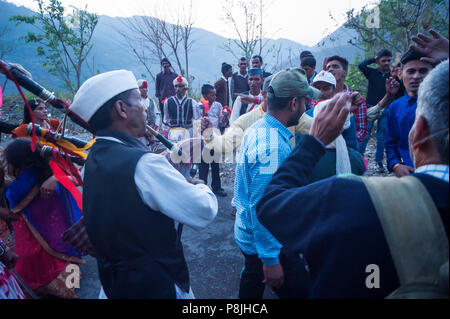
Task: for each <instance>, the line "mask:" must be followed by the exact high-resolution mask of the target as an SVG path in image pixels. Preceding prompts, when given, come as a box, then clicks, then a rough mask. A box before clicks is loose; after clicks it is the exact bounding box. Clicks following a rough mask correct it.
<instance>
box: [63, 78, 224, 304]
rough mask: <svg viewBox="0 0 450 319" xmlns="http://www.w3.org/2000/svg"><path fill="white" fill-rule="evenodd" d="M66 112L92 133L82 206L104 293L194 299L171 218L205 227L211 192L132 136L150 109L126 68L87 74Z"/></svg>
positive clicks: (213, 206) (211, 212) (213, 207)
mask: <svg viewBox="0 0 450 319" xmlns="http://www.w3.org/2000/svg"><path fill="white" fill-rule="evenodd" d="M70 111H71V113H72V114H74V115H75V117H76V118H77V122H78V123H80V124H83V125H84V127H85V128H87V129H89V130H90V131H91V132H92V133H94V134H95V135H96V136H97V140H96V142H95V144H94V145H93V147H92V149H91V151H90V153H89V156H88V159H87V161H86V164H85V172H84V189H83V206H84V207H83V211H84V218H85V223H86V230H87V233H88V236H89V239H90V240H91V242H92V245H93V247H94V249H95V253H96V255H97V261H98V270H99V276H100V280H101V283H102V286H103V288H104V290H105V292H106V295H107V296H108V298H134V299H138V298H139V299H142V298H193V297H194V296H193V293H192V290H191V289H190V283H189V273H188V268H187V265H186V261H185V259H184V255H183V246H182V244H181V241H180V238H181V231H180V227H178V231H177V227H176V224H186V225H189V226H191V227H193V228H194V229H196V230H200V229H202V228H204V227H206V226H207V225H208V224H209V223H210V222H211V221H212V220H213V219H214V218H215V216H216V214H217V199H216V197H215V196H214V194H213V193H212V192H211V191H210V189H209V188H208V187H207V186H205V185H192V184H189V183H188V182H186V179H185V178H184V177H183V176H182V175H181V174H180V173H179V172H178V171H176V170H175V169H174V168H173V167H172V166H171V165H170V164H169V163H168V161H167V160H166V159H165V157H163V156H161V155H158V154H152V153H150V152H149V151H148V149H147V148H145V146H144V145H143V144H142V143H141V142H140V141H139V140H138V139H137V138H138V137H141V136H143V135H144V134H145V121H146V117H147V113H146V109H145V108H144V105H143V104H142V103H141V100H140V94H139V90H138V85H137V81H136V78H135V77H134V76H133V74H132V73H131V72H129V71H126V70H118V71H112V72H106V73H102V74H99V75H96V76H94V77H92V78H90V79H88V80H87V81H86V82H85V83H83V85H82V86H81V87H80V89H79V90H78V92H77V94H76V95H75V97H74V102H73V104H72V106H71V107H70ZM161 185H164V187H161Z"/></svg>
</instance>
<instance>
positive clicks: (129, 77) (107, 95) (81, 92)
mask: <svg viewBox="0 0 450 319" xmlns="http://www.w3.org/2000/svg"><path fill="white" fill-rule="evenodd" d="M131 89H138V85H137V81H136V78H135V77H134V75H133V73H132V72H130V71H127V70H116V71H110V72H105V73H101V74H98V75H96V76H93V77H91V78H89V79H87V80H86V81H85V82H84V83H83V84H82V85H81V87H80V88H79V89H78V91H77V93H76V94H75V97H74V98H73V103H72V105H71V106H70V111H71V112H72V113H74V114H76V115H77V116H78V117H79V118H81V119H82V120H83V121H85V122H86V123H87V122H89V120H90V119H91V118H92V116H93V115H94V114H95V112H97V111H98V110H99V109H100V107H102V106H103V104H105V103H106V102H108V101H109V100H110V99H111V98H113V97H115V96H116V95H117V94H120V93H122V92H125V91H128V90H131Z"/></svg>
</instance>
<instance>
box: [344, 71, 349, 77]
mask: <svg viewBox="0 0 450 319" xmlns="http://www.w3.org/2000/svg"><path fill="white" fill-rule="evenodd" d="M343 74H344V78H346V77H347V74H348V71H346V70H344V73H343Z"/></svg>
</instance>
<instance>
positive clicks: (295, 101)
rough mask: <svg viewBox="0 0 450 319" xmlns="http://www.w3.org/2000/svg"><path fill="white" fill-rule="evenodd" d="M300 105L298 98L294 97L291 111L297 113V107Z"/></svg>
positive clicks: (290, 105)
mask: <svg viewBox="0 0 450 319" xmlns="http://www.w3.org/2000/svg"><path fill="white" fill-rule="evenodd" d="M299 105H300V101H299V100H298V98H296V97H294V98H293V99H292V100H291V102H290V103H289V111H290V112H291V113H296V112H297V108H298V107H299Z"/></svg>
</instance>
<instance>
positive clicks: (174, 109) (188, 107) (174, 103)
mask: <svg viewBox="0 0 450 319" xmlns="http://www.w3.org/2000/svg"><path fill="white" fill-rule="evenodd" d="M167 109H168V112H169V125H170V126H171V127H184V128H186V127H191V126H192V117H193V115H194V113H193V106H192V99H190V98H187V97H186V98H185V99H184V100H183V102H182V103H181V105H180V104H179V103H178V100H177V98H176V97H175V96H172V97H170V98H169V99H168V100H167Z"/></svg>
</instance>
